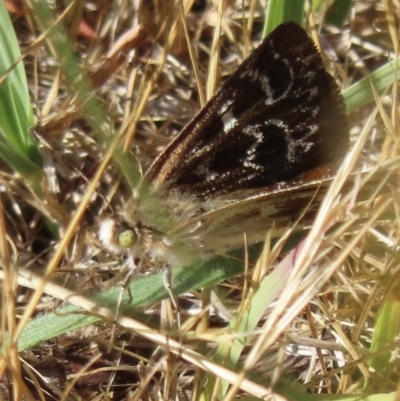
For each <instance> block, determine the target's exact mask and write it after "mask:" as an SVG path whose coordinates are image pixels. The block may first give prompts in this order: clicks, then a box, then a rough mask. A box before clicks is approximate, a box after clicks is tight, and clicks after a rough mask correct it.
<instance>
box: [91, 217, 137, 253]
mask: <svg viewBox="0 0 400 401" xmlns="http://www.w3.org/2000/svg"><path fill="white" fill-rule="evenodd" d="M98 232H99V239H100V241H101V242H102V244H103V245H104V246H105V248H106V249H107V250H108V251H109V252H111V253H113V254H114V255H124V254H131V253H132V252H133V251H134V250H135V248H137V247H138V244H139V239H140V238H139V237H140V234H139V231H138V228H137V227H135V226H132V225H131V224H130V223H128V222H127V221H125V219H124V218H123V216H121V215H115V216H107V217H104V218H102V219H101V221H100V224H99V231H98Z"/></svg>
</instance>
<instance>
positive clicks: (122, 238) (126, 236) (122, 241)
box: [118, 230, 137, 248]
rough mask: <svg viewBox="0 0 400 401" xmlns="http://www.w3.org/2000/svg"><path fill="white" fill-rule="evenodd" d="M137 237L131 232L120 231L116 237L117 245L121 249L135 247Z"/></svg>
mask: <svg viewBox="0 0 400 401" xmlns="http://www.w3.org/2000/svg"><path fill="white" fill-rule="evenodd" d="M136 240H137V236H136V234H135V232H134V231H133V230H125V231H122V233H121V234H119V235H118V245H119V246H120V247H122V248H130V247H132V246H133V245H135V243H136Z"/></svg>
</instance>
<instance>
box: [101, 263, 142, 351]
mask: <svg viewBox="0 0 400 401" xmlns="http://www.w3.org/2000/svg"><path fill="white" fill-rule="evenodd" d="M126 266H127V268H128V272H127V274H126V276H125V278H124V281H123V282H122V285H121V291H120V293H119V297H118V300H117V304H116V307H115V318H114V322H113V327H112V331H111V338H110V347H109V352H110V351H111V349H112V347H113V346H114V341H115V337H116V334H117V322H118V319H119V316H120V312H121V305H122V301H123V298H124V293H125V291H127V292H128V296H129V300H132V299H133V296H132V293H131V289H130V288H129V284H130V283H131V281H132V280H133V279H134V278H136V277H137V276H138V274H139V272H140V266H141V261H140V259H139V260H136V261H135V259H134V258H133V256H129V257H128V260H127V262H126Z"/></svg>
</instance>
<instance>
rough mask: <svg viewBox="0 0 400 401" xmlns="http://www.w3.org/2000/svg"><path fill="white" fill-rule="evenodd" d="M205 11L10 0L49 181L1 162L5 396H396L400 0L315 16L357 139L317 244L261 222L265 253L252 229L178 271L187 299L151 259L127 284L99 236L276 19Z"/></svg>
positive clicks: (316, 232) (214, 8) (189, 5)
mask: <svg viewBox="0 0 400 401" xmlns="http://www.w3.org/2000/svg"><path fill="white" fill-rule="evenodd" d="M137 3H139V5H137ZM204 3H206V4H203V2H202V1H182V2H179V1H175V2H174V1H172V0H164V1H156V0H154V1H147V0H143V1H142V2H130V1H120V2H91V3H90V2H85V1H81V2H75V3H72V4H71V5H70V6H69V7H68V8H63V6H60V7H59V8H56V10H55V11H56V13H55V14H53V13H52V10H49V9H47V8H46V7H45V6H44V4H43V3H42V2H32V3H31V2H29V1H26V2H25V3H24V5H25V7H24V8H18V7H17V5H18V4H17V3H15V4H14V3H13V2H11V1H10V2H6V5H7V7H8V9H9V11H10V15H11V17H12V19H13V27H14V29H15V33H16V35H17V38H18V40H19V43H20V47H21V51H22V58H23V60H24V65H25V71H26V75H27V80H28V86H29V94H30V99H31V102H32V105H33V110H34V115H35V118H36V122H37V127H36V129H35V133H36V139H37V143H38V146H39V148H40V150H41V156H42V165H41V166H40V168H41V169H42V171H41V174H42V175H41V174H38V173H37V171H36V169H38V165H39V164H40V162H38V161H37V160H36V161H35V163H36V164H35V171H34V172H35V177H34V179H32V177H31V176H30V175H29V174H28V171H27V169H26V168H25V166H26V165H27V164H23V166H24V168H21V169H19V168H18V166H15V165H14V164H13V163H11V162H10V161H9V160H7V158H6V155H5V154H4V153H3V152H2V153H1V155H2V158H3V160H2V162H1V169H0V184H1V188H2V196H1V199H0V201H1V203H0V253H1V255H2V263H1V265H2V270H1V271H0V274H1V278H2V295H3V299H2V338H3V349H2V358H1V368H2V371H1V373H2V379H3V380H2V386H3V387H2V388H3V389H4V390H2V391H3V393H4V394H6V393H7V391H8V392H10V394H12V395H10V397H11V398H12V397H14V399H20V397H22V395H24V396H25V397H27V399H60V400H61V399H77V398H78V397H81V399H90V400H103V399H104V400H106V399H115V400H117V399H118V400H120V399H129V400H139V399H165V400H166V399H177V398H178V397H179V398H183V397H186V398H187V399H199V398H200V397H202V398H203V399H210V398H211V397H212V396H213V395H214V396H215V397H217V398H218V399H224V400H229V399H235V398H245V397H248V398H250V397H251V398H254V397H257V398H264V399H274V400H298V399H302V400H309V399H316V398H317V399H321V400H325V399H328V398H329V397H330V398H329V399H330V400H333V399H335V400H336V399H337V400H342V399H345V397H344V394H348V395H351V397H350V398H346V399H359V397H360V395H361V394H362V395H365V397H367V394H368V397H369V398H365V399H368V400H374V399H376V400H383V399H393V400H394V399H396V398H395V395H394V392H396V391H397V382H398V379H399V373H398V361H397V340H398V331H399V316H400V310H399V309H400V304H399V300H398V288H397V286H398V283H399V272H398V242H399V238H398V233H399V220H398V219H399V217H398V202H397V200H398V199H399V198H398V192H399V186H398V163H399V160H398V159H399V157H398V155H397V153H398V148H399V139H398V138H399V133H398V132H397V129H398V126H399V124H398V121H397V120H398V115H399V113H398V104H397V98H398V95H397V85H396V81H397V79H396V77H397V75H398V72H397V69H398V65H397V60H396V56H397V54H396V46H395V45H394V44H396V43H397V39H398V28H397V27H398V21H397V20H396V19H395V17H394V15H399V14H398V11H399V9H398V8H396V7H398V4H391V3H390V4H389V2H380V1H375V2H367V1H365V2H363V1H358V2H351V1H349V2H348V5H349V7H350V10H351V12H350V13H349V14H348V15H347V16H346V18H345V19H344V21H341V25H339V26H340V28H337V27H336V28H335V27H334V26H333V25H332V24H334V23H338V22H339V21H340V18H339V16H338V15H339V14H340V13H338V11H340V10H341V9H340V10H335V8H334V6H332V7H331V8H330V9H329V10H328V12H327V13H326V14H325V9H323V8H321V9H314V10H313V12H311V10H309V13H308V14H307V15H308V18H307V19H306V22H307V25H308V26H311V27H313V29H311V34H312V35H313V37H315V39H316V40H317V38H319V44H320V46H321V48H322V50H323V54H324V59H325V60H326V65H327V68H328V70H329V71H330V73H331V74H332V75H333V76H334V77H335V78H336V79H337V81H338V84H339V86H340V87H341V88H342V89H343V93H344V97H345V100H346V102H347V107H348V110H349V121H350V139H351V143H350V147H349V152H348V154H347V155H346V156H345V158H344V160H343V163H342V165H341V167H340V169H339V171H338V173H337V176H336V178H335V180H334V181H332V183H330V185H329V189H328V190H327V192H326V195H325V197H324V199H323V200H322V201H321V205H320V208H319V212H318V214H317V215H316V216H315V220H314V223H313V224H312V225H311V226H310V227H308V229H307V231H305V232H304V235H303V236H302V237H301V238H298V236H297V235H298V234H293V227H288V228H287V229H288V230H287V234H286V235H284V236H283V237H281V238H272V233H270V232H266V233H265V238H266V241H265V244H259V247H258V248H257V247H256V248H254V246H253V245H254V244H249V246H247V244H246V243H245V240H244V247H243V250H241V251H240V252H237V253H235V254H234V255H233V256H232V255H231V256H230V257H228V258H226V257H224V256H226V255H216V257H215V258H214V259H212V260H208V261H206V262H204V261H198V262H196V263H193V265H191V266H190V267H189V268H184V267H183V268H182V267H176V268H175V269H172V278H171V279H170V281H171V286H172V292H173V294H174V295H173V296H172V297H171V295H170V290H169V289H168V288H166V287H167V286H166V283H165V281H166V280H165V271H166V270H165V266H156V265H152V266H149V269H147V270H146V269H145V270H143V271H141V272H140V274H138V275H137V276H135V277H134V278H133V279H132V281H131V282H129V283H128V286H129V289H126V290H125V291H124V292H122V293H121V285H120V284H121V283H122V282H123V281H124V276H125V275H126V273H127V272H126V269H123V268H122V267H123V266H124V261H123V260H120V259H118V258H116V257H115V256H112V255H110V254H108V253H107V252H106V250H105V249H104V248H103V247H102V245H101V244H100V243H99V241H98V239H97V225H98V219H99V216H102V215H104V214H105V213H107V212H108V213H109V212H110V210H112V211H116V210H118V208H119V207H120V206H121V204H123V203H124V201H125V200H126V199H128V198H129V197H130V196H131V191H132V188H134V187H135V184H137V182H138V180H139V177H140V176H141V175H142V172H143V171H146V169H147V167H148V166H149V165H150V163H151V162H152V161H153V160H154V158H155V157H156V155H157V154H159V152H160V151H161V150H162V149H163V148H164V147H165V145H166V144H167V143H168V142H169V141H170V140H171V138H173V137H174V136H175V135H177V134H178V132H179V131H180V130H181V129H182V128H183V126H184V125H185V124H186V123H187V122H188V121H189V120H190V118H192V117H193V116H194V115H195V113H196V112H197V111H198V110H199V108H200V107H201V106H203V105H204V103H205V102H206V100H207V99H208V98H210V97H211V95H212V94H213V93H214V92H215V90H216V88H218V87H219V86H220V85H221V83H222V82H223V81H224V80H225V79H226V77H227V76H229V75H230V74H232V73H233V72H234V70H235V68H236V67H237V66H238V65H239V64H240V62H241V61H242V60H243V59H244V57H245V56H246V55H247V54H248V53H249V52H250V51H251V49H252V47H253V46H255V44H256V43H258V42H259V41H260V39H261V37H260V35H261V32H262V31H263V26H264V21H265V20H268V23H272V24H273V21H272V17H271V15H278V14H279V13H276V14H269V15H268V17H267V16H266V12H265V9H264V8H263V7H262V6H261V5H260V2H256V1H253V0H252V1H249V2H242V1H234V0H232V1H226V2H214V3H216V4H217V5H213V4H212V3H213V2H211V1H209V2H204ZM271 3H272V4H273V2H271ZM282 3H283V2H282ZM322 3H324V2H322ZM344 3H345V2H343V4H344ZM343 4H342V5H341V6H339V7H344V5H343ZM136 6H137V7H138V8H137V9H136V8H135V7H136ZM396 13H397V14H396ZM300 16H302V15H300ZM275 18H277V17H275ZM321 23H322V27H321ZM322 28H323V29H322ZM266 30H268V29H266ZM321 30H322V31H323V35H321V36H318V34H317V32H320V31H321ZM10 35H11V33H10ZM321 38H322V39H321ZM15 57H17V56H15ZM389 62H391V63H389ZM379 68H381V69H379ZM6 69H7V68H6ZM374 71H377V72H376V73H375V74H372V72H374ZM7 73H8V72H7ZM362 79H363V80H362ZM0 82H2V81H0ZM393 82H395V84H393ZM21 90H23V89H21ZM0 126H1V116H0ZM2 129H3V128H2ZM0 145H2V144H1V142H0ZM0 151H1V149H0ZM21 157H22V156H21ZM24 157H25V156H24ZM24 160H25V159H24ZM277 168H279V166H278V167H277ZM28 170H29V169H28ZM38 177H43V178H42V179H41V181H40V180H38ZM39 182H40V184H41V186H40V185H38V183H39ZM325 186H326V187H327V185H325ZM288 196H293V195H292V194H289V195H288ZM227 235H228V233H227ZM250 245H252V246H250ZM262 245H263V247H262ZM261 248H262V249H261ZM150 273H151V274H150ZM121 294H122V300H120V299H119V298H120V295H121ZM119 300H120V301H121V302H120V304H119V305H118V307H116V304H118V301H119ZM177 306H178V308H177ZM116 309H118V310H117V311H116ZM79 312H80V313H79ZM115 322H117V324H115ZM0 393H1V392H0ZM390 393H391V394H390ZM269 397H270V398H269Z"/></svg>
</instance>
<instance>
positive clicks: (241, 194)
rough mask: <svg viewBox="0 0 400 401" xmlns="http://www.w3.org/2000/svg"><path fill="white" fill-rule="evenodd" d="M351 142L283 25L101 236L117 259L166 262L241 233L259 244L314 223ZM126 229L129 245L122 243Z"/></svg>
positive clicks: (337, 106)
mask: <svg viewBox="0 0 400 401" xmlns="http://www.w3.org/2000/svg"><path fill="white" fill-rule="evenodd" d="M347 144H348V126H347V118H346V115H345V110H344V104H343V99H342V98H341V96H340V93H339V89H338V87H337V85H336V83H335V82H334V80H333V79H332V77H331V76H330V75H329V74H328V73H327V72H326V70H325V67H324V64H323V62H322V59H321V56H320V54H319V53H318V51H317V50H316V48H315V46H314V43H313V42H312V40H311V39H310V38H309V37H308V35H307V33H306V32H305V31H304V30H303V29H302V28H301V27H299V26H298V25H296V24H293V23H287V24H283V25H281V26H279V27H278V28H277V29H276V30H275V31H273V32H272V33H271V34H270V35H269V36H268V37H267V38H266V39H265V40H264V42H263V43H262V44H261V45H260V46H259V47H258V48H257V49H256V50H254V51H253V53H251V55H250V56H249V57H248V58H247V59H246V60H245V61H244V62H243V63H242V64H241V66H239V68H238V70H237V71H236V72H235V73H234V74H233V75H232V76H231V77H230V78H229V79H228V80H227V82H226V83H225V84H224V85H223V86H222V87H221V88H220V89H219V90H218V91H217V92H216V94H215V95H214V97H213V98H212V99H211V100H210V101H209V102H208V103H207V105H206V106H205V107H204V108H203V109H202V110H200V112H199V113H198V115H197V116H196V117H195V118H194V119H193V120H192V121H191V122H190V123H189V124H188V125H187V126H186V127H185V128H184V129H183V131H182V132H181V133H180V134H179V135H178V136H177V137H176V138H175V140H173V141H172V142H171V143H170V145H168V146H167V148H166V149H165V150H164V151H163V152H162V153H161V154H160V155H159V157H158V158H157V159H156V160H155V161H154V163H153V164H152V165H151V166H150V168H149V170H148V171H147V172H146V174H145V176H144V178H143V183H141V184H140V185H139V187H138V188H137V189H136V190H135V196H134V197H133V198H132V199H131V200H130V201H128V203H127V206H126V207H125V208H124V209H123V210H122V211H121V212H120V214H119V215H118V216H116V218H113V219H111V218H109V219H105V220H104V221H103V224H102V228H101V229H100V238H101V240H102V242H103V243H104V244H105V245H106V246H107V247H108V249H109V250H110V251H111V252H113V253H116V254H120V253H127V254H128V255H129V256H130V257H131V258H133V259H134V258H138V257H140V258H141V260H143V258H144V259H148V260H158V261H162V262H161V263H167V264H171V265H176V264H179V265H184V264H186V263H187V262H190V261H191V260H193V258H199V257H209V256H210V255H212V254H216V253H217V254H221V253H224V252H226V251H227V250H229V249H232V248H235V247H238V246H242V245H243V244H244V235H245V234H246V239H247V241H248V243H253V242H256V241H262V240H263V239H264V238H265V235H266V233H267V231H268V230H270V229H272V228H273V229H274V231H275V233H279V231H282V230H283V229H285V228H287V227H290V226H291V225H292V224H293V223H295V222H296V221H297V220H298V219H299V217H300V216H302V219H301V220H302V223H309V222H310V220H311V216H313V215H314V214H315V211H316V209H317V207H318V205H319V203H320V201H321V196H322V195H323V193H324V188H325V187H326V185H327V184H326V182H327V181H328V179H329V177H330V176H331V175H332V173H333V172H334V170H335V166H336V165H337V164H338V162H339V161H340V159H341V158H342V156H343V154H344V153H345V152H346V149H347ZM145 187H146V189H147V190H146V191H145V190H144V188H145ZM147 187H148V188H147ZM148 189H149V191H148ZM144 193H150V196H147V195H145V196H143V194H144ZM311 200H313V202H311ZM158 201H160V202H158ZM160 211H161V212H160ZM124 230H128V231H129V232H130V235H132V234H133V237H134V238H135V241H134V244H132V245H131V244H130V243H129V241H128V242H127V243H125V242H123V246H121V241H120V239H121V237H120V233H123V232H124ZM126 245H128V246H126Z"/></svg>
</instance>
